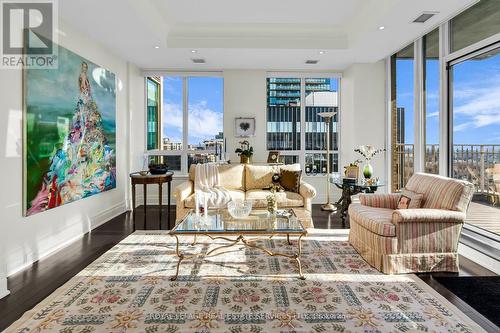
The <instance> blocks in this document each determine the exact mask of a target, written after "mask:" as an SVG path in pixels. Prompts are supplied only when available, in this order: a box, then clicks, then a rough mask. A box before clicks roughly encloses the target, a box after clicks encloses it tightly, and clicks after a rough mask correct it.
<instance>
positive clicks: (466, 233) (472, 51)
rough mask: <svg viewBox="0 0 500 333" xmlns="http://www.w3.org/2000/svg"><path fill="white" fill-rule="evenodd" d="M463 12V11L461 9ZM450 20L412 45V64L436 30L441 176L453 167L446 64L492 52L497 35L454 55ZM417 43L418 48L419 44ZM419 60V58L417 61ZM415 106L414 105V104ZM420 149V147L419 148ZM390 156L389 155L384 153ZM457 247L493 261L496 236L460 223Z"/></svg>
mask: <svg viewBox="0 0 500 333" xmlns="http://www.w3.org/2000/svg"><path fill="white" fill-rule="evenodd" d="M465 10H467V9H465ZM452 19H453V18H450V19H449V20H448V21H446V22H444V23H442V24H440V25H437V26H432V27H430V28H429V29H428V30H427V31H425V32H424V33H423V34H422V36H420V37H419V38H417V39H416V40H415V41H414V42H413V43H414V46H415V47H418V48H420V50H419V51H420V52H417V53H416V54H415V57H416V59H415V60H416V61H419V62H420V61H422V60H424V59H425V57H424V54H423V52H421V51H423V48H422V47H421V44H422V42H423V38H424V36H425V35H427V34H429V33H431V32H432V31H433V30H434V29H436V28H439V81H440V82H439V123H440V124H439V128H440V136H439V151H440V152H439V174H440V175H442V176H446V177H449V176H451V175H452V170H451V168H452V167H453V165H452V158H453V155H452V151H453V140H452V138H453V124H452V122H453V115H452V113H451V112H452V101H451V100H450V99H451V97H452V96H451V95H452V94H451V93H450V87H451V85H450V73H451V71H449V68H450V65H453V64H457V63H459V62H462V61H465V60H467V59H470V58H473V57H474V56H477V55H479V54H482V53H484V52H487V51H488V50H491V49H495V48H498V47H500V33H497V34H495V35H492V36H490V37H487V38H485V39H483V40H480V41H478V42H476V43H474V44H471V45H469V46H466V47H464V48H462V49H460V50H456V51H454V52H451V20H452ZM419 44H420V45H419ZM397 52H399V50H395V52H393V53H391V54H390V55H389V56H388V57H386V87H387V91H386V101H387V102H386V103H387V104H386V105H387V108H386V118H387V122H386V123H387V124H388V125H389V126H388V128H389V130H388V131H387V133H386V139H387V142H388V147H387V148H388V149H390V150H391V151H392V137H393V131H392V127H391V126H390V125H391V112H392V105H391V101H392V99H391V96H392V93H393V92H392V89H391V87H392V84H393V78H392V76H391V72H392V70H391V67H392V64H391V58H392V55H393V54H395V53H397ZM417 58H419V59H417ZM423 70H424V66H421V67H420V66H418V65H417V66H416V67H415V68H414V76H418V77H417V78H415V79H416V80H419V81H418V82H419V83H420V82H421V81H423V78H424V74H425V73H424V72H423ZM422 88H423V85H422V84H419V89H418V90H416V93H418V95H416V96H414V98H415V100H417V99H421V98H422V96H424V95H423V94H424V93H425V90H424V89H422ZM416 103H418V102H417V101H416ZM424 108H425V106H424V105H422V104H421V105H419V108H418V109H416V110H415V114H416V117H417V116H418V117H422V116H424V117H425V113H424V112H425V109H424ZM417 113H418V115H417ZM414 132H415V135H425V132H420V131H418V128H417V123H416V124H415V131H414ZM417 142H419V144H420V145H422V143H425V137H420V138H419V140H418V141H417V139H415V145H416V144H417ZM420 148H422V147H420ZM421 150H422V149H415V150H414V152H415V154H418V153H419V151H421ZM388 155H390V154H388ZM387 163H388V166H389V167H388V168H387V169H386V170H387V173H386V179H387V180H388V183H389V184H392V176H393V173H392V169H393V167H392V158H391V157H388V158H387ZM414 165H415V170H414V172H419V171H422V172H423V171H424V170H419V169H417V164H416V163H415V164H414ZM389 191H390V192H393V189H392V186H391V188H389ZM459 242H460V243H461V244H463V245H465V246H467V247H468V248H470V249H471V250H468V249H467V248H464V252H466V251H468V252H469V253H470V251H474V252H475V251H477V253H480V254H481V255H484V256H485V258H487V257H491V258H495V257H496V253H497V252H498V248H499V246H500V245H499V244H500V236H499V235H496V234H493V233H491V232H489V231H487V230H484V229H481V228H478V227H476V226H475V225H472V224H469V223H467V222H466V223H464V226H463V230H462V234H461V237H460V241H459ZM474 255H476V254H474ZM480 260H481V261H482V263H481V264H484V262H485V261H484V259H483V258H481V259H480Z"/></svg>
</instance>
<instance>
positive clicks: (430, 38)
mask: <svg viewBox="0 0 500 333" xmlns="http://www.w3.org/2000/svg"><path fill="white" fill-rule="evenodd" d="M422 47H423V56H424V59H423V66H424V69H423V75H424V85H423V87H424V93H423V97H424V103H423V112H424V117H422V119H423V120H424V124H423V125H424V133H425V134H424V135H425V137H424V139H425V143H424V144H425V157H424V160H425V162H424V163H425V165H424V171H425V172H427V173H434V174H438V173H439V132H440V128H439V29H435V30H433V31H432V32H430V33H428V34H427V35H425V36H424V37H423V39H422Z"/></svg>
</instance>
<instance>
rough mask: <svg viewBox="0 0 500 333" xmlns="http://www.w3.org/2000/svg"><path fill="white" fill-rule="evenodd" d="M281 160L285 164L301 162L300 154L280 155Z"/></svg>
mask: <svg viewBox="0 0 500 333" xmlns="http://www.w3.org/2000/svg"><path fill="white" fill-rule="evenodd" d="M280 162H281V163H284V164H295V163H299V156H297V155H280Z"/></svg>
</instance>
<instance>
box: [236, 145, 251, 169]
mask: <svg viewBox="0 0 500 333" xmlns="http://www.w3.org/2000/svg"><path fill="white" fill-rule="evenodd" d="M234 152H235V153H237V154H238V156H239V157H240V163H250V159H251V158H252V155H253V147H252V146H250V143H249V142H248V141H247V140H245V141H240V148H237V149H236V150H235V151H234Z"/></svg>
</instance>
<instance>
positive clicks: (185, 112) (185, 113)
mask: <svg viewBox="0 0 500 333" xmlns="http://www.w3.org/2000/svg"><path fill="white" fill-rule="evenodd" d="M187 80H188V78H187V77H183V78H182V155H181V173H182V174H184V175H187V174H188V173H189V168H188V165H187V164H188V143H189V135H188V125H189V109H188V108H189V102H188V101H189V99H188V86H187V82H188V81H187Z"/></svg>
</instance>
